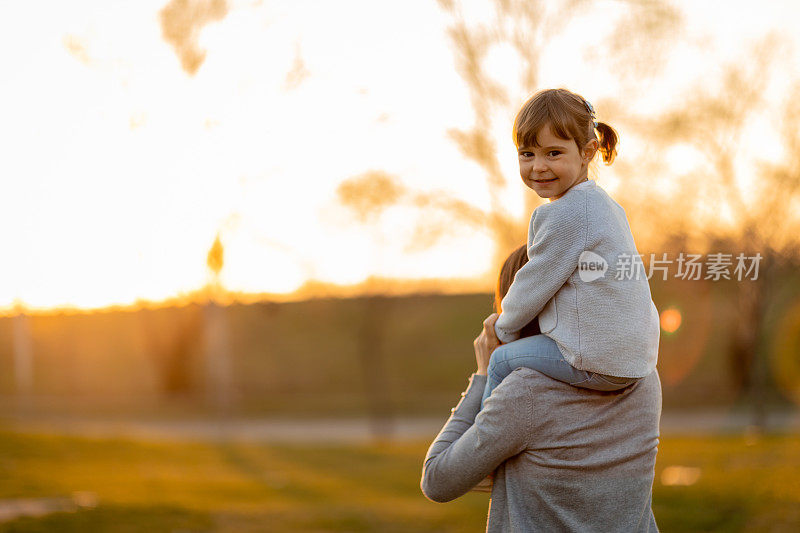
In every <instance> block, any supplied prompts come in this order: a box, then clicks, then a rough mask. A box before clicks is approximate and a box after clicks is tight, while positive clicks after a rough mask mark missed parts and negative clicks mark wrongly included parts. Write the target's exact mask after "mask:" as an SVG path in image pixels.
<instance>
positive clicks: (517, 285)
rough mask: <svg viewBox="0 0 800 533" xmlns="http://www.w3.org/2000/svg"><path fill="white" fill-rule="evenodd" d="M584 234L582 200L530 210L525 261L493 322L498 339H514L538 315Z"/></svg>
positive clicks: (569, 269)
mask: <svg viewBox="0 0 800 533" xmlns="http://www.w3.org/2000/svg"><path fill="white" fill-rule="evenodd" d="M587 235H588V217H587V213H586V204H585V203H578V204H577V205H576V203H574V202H573V203H559V202H552V203H549V204H543V205H541V206H539V207H537V208H536V209H535V210H534V211H533V215H532V216H531V222H530V226H529V228H528V262H527V263H526V264H525V265H524V266H523V267H522V268H521V269H519V271H517V274H516V276H515V277H514V282H513V283H512V284H511V287H510V288H509V289H508V293H507V294H506V296H505V298H503V301H502V302H501V304H500V306H501V308H502V313H501V314H500V318H498V319H497V322H496V323H495V332H496V333H497V338H499V339H500V341H502V342H504V343H507V342H511V341H514V340H517V339H518V338H519V330H520V329H522V328H523V326H525V324H527V323H528V322H530V321H531V320H533V319H534V318H535V317H536V316H538V315H539V313H540V312H541V311H542V309H543V308H544V306H545V304H546V303H547V302H548V301H549V300H550V299H551V298H552V297H553V296H554V295H555V293H556V292H558V290H559V289H560V288H561V287H562V286H563V285H564V284H565V283H566V282H567V280H568V279H569V277H570V276H571V275H572V273H573V272H575V269H576V268H577V267H578V258H579V257H580V255H581V252H583V251H584V250H585V249H586V242H587Z"/></svg>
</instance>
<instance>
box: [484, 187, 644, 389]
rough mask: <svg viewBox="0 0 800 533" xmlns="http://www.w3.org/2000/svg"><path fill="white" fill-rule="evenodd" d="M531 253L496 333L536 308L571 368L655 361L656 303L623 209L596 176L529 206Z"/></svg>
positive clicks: (512, 335)
mask: <svg viewBox="0 0 800 533" xmlns="http://www.w3.org/2000/svg"><path fill="white" fill-rule="evenodd" d="M528 258H529V261H528V263H526V264H525V265H524V266H523V267H522V268H521V269H520V270H519V271H518V272H517V274H516V276H515V278H514V282H513V283H512V284H511V287H510V288H509V290H508V293H507V294H506V296H505V298H503V301H502V302H501V307H502V310H503V312H502V313H501V314H500V317H499V318H498V319H497V322H496V323H495V332H496V333H497V338H498V339H500V340H501V341H502V342H511V341H513V340H516V339H517V338H518V337H519V330H520V329H522V327H523V326H524V325H525V324H527V323H528V322H530V321H531V320H533V318H534V317H536V316H537V315H538V317H539V326H540V327H541V330H542V333H543V334H544V335H547V336H548V337H550V338H551V339H553V340H554V341H555V342H556V344H558V347H559V349H560V350H561V353H563V354H564V358H565V359H566V360H567V361H568V362H569V363H570V364H571V365H572V366H574V367H575V368H578V369H580V370H587V371H590V372H598V373H600V374H607V375H611V376H619V377H627V378H640V377H643V376H646V375H647V374H649V373H650V372H652V371H653V369H654V368H655V367H656V359H657V357H658V341H659V334H660V327H659V318H658V310H657V309H656V306H655V304H654V303H653V300H652V298H651V295H650V285H649V283H648V281H647V276H646V273H645V272H644V269H643V268H642V266H641V265H642V262H641V257H640V256H639V252H638V251H637V250H636V244H635V243H634V241H633V235H632V234H631V229H630V226H629V225H628V219H627V217H626V215H625V210H624V209H623V208H622V206H620V205H619V204H618V203H617V202H615V201H614V200H613V199H612V198H611V197H610V196H609V195H608V194H607V193H606V192H605V191H604V190H603V189H602V188H600V187H599V186H598V185H597V184H596V183H595V182H594V181H593V180H588V181H584V182H581V183H578V184H577V185H574V186H573V187H572V188H571V189H569V190H568V191H567V192H566V193H565V194H564V196H562V197H561V198H559V199H558V200H555V201H553V202H550V203H547V204H542V205H540V206H539V207H537V208H536V209H535V210H534V211H533V215H532V216H531V221H530V227H529V228H528Z"/></svg>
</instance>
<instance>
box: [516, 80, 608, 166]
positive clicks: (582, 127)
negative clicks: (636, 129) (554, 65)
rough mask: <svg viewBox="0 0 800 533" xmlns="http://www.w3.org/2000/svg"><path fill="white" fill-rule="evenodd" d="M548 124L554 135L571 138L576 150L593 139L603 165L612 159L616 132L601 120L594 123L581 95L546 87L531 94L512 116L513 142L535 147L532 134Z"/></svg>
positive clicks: (536, 143)
mask: <svg viewBox="0 0 800 533" xmlns="http://www.w3.org/2000/svg"><path fill="white" fill-rule="evenodd" d="M548 123H549V124H550V128H551V130H552V131H553V134H554V135H555V136H556V137H559V138H561V139H566V140H569V139H573V140H575V143H576V144H577V145H578V150H583V147H584V146H586V143H588V142H589V141H590V140H592V139H597V141H598V143H599V144H600V146H599V148H598V151H599V152H600V154H601V155H602V156H603V161H604V162H605V163H606V164H607V165H610V164H611V162H612V161H614V157H615V156H616V155H617V149H616V147H617V140H618V137H617V132H616V131H614V128H612V127H611V126H609V125H608V124H606V123H605V122H595V120H594V109H593V108H592V105H591V104H590V103H589V102H587V101H586V99H585V98H583V97H582V96H580V95H578V94H575V93H573V92H570V91H568V90H566V89H547V90H545V91H540V92H538V93H536V94H535V95H533V96H532V97H531V98H530V99H529V100H528V101H527V102H525V104H524V105H523V106H522V108H521V109H520V110H519V113H517V117H516V118H515V119H514V133H513V135H514V144H515V145H516V146H517V148H520V147H523V146H535V147H538V146H539V143H538V142H537V140H536V136H537V134H538V133H539V130H541V129H542V127H544V125H545V124H548ZM595 131H597V134H595Z"/></svg>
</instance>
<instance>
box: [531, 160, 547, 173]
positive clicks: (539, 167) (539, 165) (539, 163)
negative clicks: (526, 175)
mask: <svg viewBox="0 0 800 533" xmlns="http://www.w3.org/2000/svg"><path fill="white" fill-rule="evenodd" d="M545 170H547V165H546V164H545V162H544V161H543V160H542V158H540V157H537V158H536V160H535V161H534V162H533V171H534V172H537V173H538V172H544V171H545Z"/></svg>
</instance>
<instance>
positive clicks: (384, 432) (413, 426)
mask: <svg viewBox="0 0 800 533" xmlns="http://www.w3.org/2000/svg"><path fill="white" fill-rule="evenodd" d="M444 421H445V418H444V417H442V418H430V417H428V418H399V419H395V420H384V421H381V422H380V423H371V422H370V420H368V419H361V418H349V419H320V420H285V419H227V420H215V419H205V420H142V419H109V418H106V419H98V418H88V417H58V418H55V417H53V418H47V417H37V418H35V419H31V418H25V419H22V418H19V419H15V418H13V417H8V416H6V417H4V418H2V419H0V429H5V430H9V431H16V432H24V433H56V434H62V435H78V436H85V437H125V438H136V439H145V440H169V441H176V440H178V441H182V440H200V441H232V440H233V441H236V440H238V441H253V442H288V443H292V442H296V443H320V444H332V443H339V444H341V443H359V442H369V441H373V440H376V439H377V440H388V441H398V442H403V441H419V440H432V439H433V437H434V436H435V435H436V434H437V433H438V431H439V430H440V429H441V427H442V425H443V424H444ZM766 422H767V424H766V428H765V430H766V432H771V433H786V432H789V433H800V412H782V413H771V414H770V416H769V417H768V418H767V420H766ZM750 423H751V419H750V417H749V416H748V415H747V414H744V413H728V412H721V411H704V412H693V413H674V412H673V413H664V414H663V416H662V419H661V432H662V434H663V435H667V436H673V435H708V434H726V433H727V434H730V433H742V432H752V431H754V429H753V428H752V427H751V426H750Z"/></svg>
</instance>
